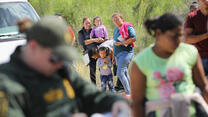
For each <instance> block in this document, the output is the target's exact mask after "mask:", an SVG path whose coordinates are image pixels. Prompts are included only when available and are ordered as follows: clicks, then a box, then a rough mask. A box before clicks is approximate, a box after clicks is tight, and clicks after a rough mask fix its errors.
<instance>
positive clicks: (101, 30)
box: [90, 16, 108, 41]
mask: <svg viewBox="0 0 208 117" xmlns="http://www.w3.org/2000/svg"><path fill="white" fill-rule="evenodd" d="M93 24H94V27H93V28H92V31H91V33H90V38H102V39H103V41H104V40H107V39H108V33H107V30H106V28H105V26H104V25H103V24H102V21H101V18H100V17H98V16H97V17H95V18H94V19H93Z"/></svg>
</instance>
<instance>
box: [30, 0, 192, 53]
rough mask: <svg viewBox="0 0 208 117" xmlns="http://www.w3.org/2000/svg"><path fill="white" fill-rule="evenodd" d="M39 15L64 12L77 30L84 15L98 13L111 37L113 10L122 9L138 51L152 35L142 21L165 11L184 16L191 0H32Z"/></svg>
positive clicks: (91, 16) (148, 41)
mask: <svg viewBox="0 0 208 117" xmlns="http://www.w3.org/2000/svg"><path fill="white" fill-rule="evenodd" d="M29 1H30V3H31V4H32V5H33V6H34V8H35V9H36V10H37V12H38V14H39V15H40V16H43V15H49V14H54V13H62V14H63V16H64V18H65V19H66V21H67V22H68V23H69V25H70V26H71V27H72V29H73V30H74V32H75V34H76V35H77V32H78V31H79V30H80V29H81V28H82V18H83V17H84V16H87V17H90V18H91V19H92V18H93V17H95V16H100V17H101V18H102V22H103V24H104V25H105V26H106V28H107V30H108V33H109V37H110V38H112V35H113V29H114V27H115V26H114V24H113V22H112V18H111V16H112V14H113V13H116V12H119V13H121V14H123V15H124V18H125V19H126V21H128V22H131V23H132V24H133V25H134V27H135V29H136V31H137V37H138V41H137V42H136V51H139V50H140V49H142V48H144V47H146V46H148V45H149V44H151V43H152V42H153V41H154V39H153V38H152V37H150V36H149V35H148V34H147V32H146V30H145V28H144V27H143V23H144V21H145V19H147V18H154V17H155V16H158V15H161V14H163V13H165V12H174V13H177V14H178V15H180V16H182V17H183V18H185V16H186V15H187V13H188V8H189V5H190V3H191V2H192V1H190V0H29Z"/></svg>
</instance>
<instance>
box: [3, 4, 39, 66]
mask: <svg viewBox="0 0 208 117" xmlns="http://www.w3.org/2000/svg"><path fill="white" fill-rule="evenodd" d="M23 18H29V19H31V20H33V21H34V22H36V21H38V20H39V16H38V14H37V13H36V11H35V10H34V8H33V7H32V5H31V4H30V3H29V2H28V1H27V0H0V64H2V63H5V62H8V61H9V60H10V55H11V54H12V53H13V52H14V50H15V48H16V47H17V46H18V45H23V44H25V43H26V40H25V35H24V34H20V33H19V32H18V27H17V25H16V22H17V21H18V20H20V19H23Z"/></svg>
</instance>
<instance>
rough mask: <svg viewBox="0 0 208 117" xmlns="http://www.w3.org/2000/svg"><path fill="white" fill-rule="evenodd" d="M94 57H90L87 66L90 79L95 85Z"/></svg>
mask: <svg viewBox="0 0 208 117" xmlns="http://www.w3.org/2000/svg"><path fill="white" fill-rule="evenodd" d="M96 62H97V60H96V59H93V58H90V63H89V67H90V79H91V81H92V83H94V84H95V85H96Z"/></svg>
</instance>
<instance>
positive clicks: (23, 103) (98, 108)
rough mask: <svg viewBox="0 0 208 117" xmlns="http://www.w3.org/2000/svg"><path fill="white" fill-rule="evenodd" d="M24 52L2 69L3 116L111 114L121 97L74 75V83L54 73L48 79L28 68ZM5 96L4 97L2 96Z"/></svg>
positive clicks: (14, 55) (0, 68) (0, 90)
mask: <svg viewBox="0 0 208 117" xmlns="http://www.w3.org/2000/svg"><path fill="white" fill-rule="evenodd" d="M19 54H20V49H17V50H16V52H15V53H14V54H13V55H12V57H11V61H10V62H9V63H7V64H3V65H1V66H0V73H1V74H0V104H1V105H0V106H1V107H3V108H1V107H0V109H1V110H0V114H1V115H0V116H1V117H2V116H3V117H4V116H7V117H65V116H69V115H70V114H73V113H75V112H84V113H87V114H88V115H90V114H92V113H95V112H107V111H110V110H111V106H112V104H113V103H114V102H115V101H117V100H125V99H124V98H123V97H121V96H117V95H115V94H111V93H105V92H101V91H99V90H97V88H96V87H95V86H94V85H92V84H90V83H88V82H87V81H85V80H83V79H82V78H81V77H80V76H79V75H78V74H77V73H76V72H75V71H72V70H71V71H70V82H69V81H68V80H66V79H64V78H61V77H60V75H58V74H57V73H54V74H53V75H51V76H50V77H46V76H44V75H42V74H40V73H38V72H36V71H35V70H33V69H31V68H30V67H28V66H27V65H26V64H25V63H24V62H23V61H22V60H21V59H20V58H19ZM1 94H2V95H1Z"/></svg>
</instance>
